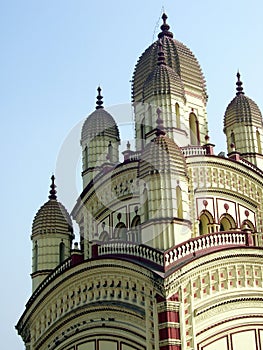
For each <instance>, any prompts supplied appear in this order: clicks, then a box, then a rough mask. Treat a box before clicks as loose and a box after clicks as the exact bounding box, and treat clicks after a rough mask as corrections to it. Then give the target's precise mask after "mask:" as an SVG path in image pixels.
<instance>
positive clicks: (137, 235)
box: [129, 215, 141, 243]
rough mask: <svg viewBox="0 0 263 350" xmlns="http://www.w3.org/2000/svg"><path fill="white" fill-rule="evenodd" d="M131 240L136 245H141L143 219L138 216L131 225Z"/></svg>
mask: <svg viewBox="0 0 263 350" xmlns="http://www.w3.org/2000/svg"><path fill="white" fill-rule="evenodd" d="M129 240H130V241H132V242H134V243H141V218H140V215H136V216H135V217H134V218H133V220H132V223H131V235H130V237H129Z"/></svg>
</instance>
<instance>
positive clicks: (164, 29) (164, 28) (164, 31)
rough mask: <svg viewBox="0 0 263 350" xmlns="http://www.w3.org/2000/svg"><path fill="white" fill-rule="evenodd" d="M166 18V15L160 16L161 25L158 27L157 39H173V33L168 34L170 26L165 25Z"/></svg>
mask: <svg viewBox="0 0 263 350" xmlns="http://www.w3.org/2000/svg"><path fill="white" fill-rule="evenodd" d="M167 18H168V17H167V15H166V13H163V15H162V20H163V24H162V25H161V27H160V28H161V33H159V34H158V38H159V39H161V38H163V37H164V36H167V37H169V38H173V33H172V32H169V29H170V26H169V24H167V23H166V20H167Z"/></svg>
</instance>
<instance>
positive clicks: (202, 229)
mask: <svg viewBox="0 0 263 350" xmlns="http://www.w3.org/2000/svg"><path fill="white" fill-rule="evenodd" d="M213 223H214V219H213V216H212V214H211V213H210V212H209V211H208V210H203V211H202V214H201V215H200V217H199V235H206V234H208V233H211V232H210V230H209V226H210V225H211V224H213Z"/></svg>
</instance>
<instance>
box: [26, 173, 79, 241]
mask: <svg viewBox="0 0 263 350" xmlns="http://www.w3.org/2000/svg"><path fill="white" fill-rule="evenodd" d="M54 179H55V177H54V176H52V184H51V186H50V187H51V190H50V196H49V200H48V201H47V202H46V203H45V204H44V205H42V207H41V208H40V209H39V210H38V212H37V213H36V215H35V217H34V220H33V224H32V235H35V234H54V233H62V234H69V233H70V234H71V235H72V236H73V228H72V227H73V225H72V221H71V218H70V216H69V213H68V212H67V210H66V208H65V207H64V205H63V204H61V203H60V202H58V201H57V197H56V191H55V184H54Z"/></svg>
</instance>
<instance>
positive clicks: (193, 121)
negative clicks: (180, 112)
mask: <svg viewBox="0 0 263 350" xmlns="http://www.w3.org/2000/svg"><path fill="white" fill-rule="evenodd" d="M189 126H190V142H191V145H194V146H197V145H199V144H200V135H199V123H198V120H197V117H196V115H195V114H194V113H190V116H189Z"/></svg>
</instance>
